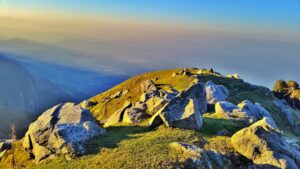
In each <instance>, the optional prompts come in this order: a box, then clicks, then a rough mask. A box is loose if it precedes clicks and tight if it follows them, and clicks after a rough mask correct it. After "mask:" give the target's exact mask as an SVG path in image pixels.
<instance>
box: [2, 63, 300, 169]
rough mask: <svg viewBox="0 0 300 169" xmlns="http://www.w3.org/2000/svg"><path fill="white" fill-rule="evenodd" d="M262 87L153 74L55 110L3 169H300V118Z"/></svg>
mask: <svg viewBox="0 0 300 169" xmlns="http://www.w3.org/2000/svg"><path fill="white" fill-rule="evenodd" d="M294 108H295V107H293V106H290V105H289V104H287V103H286V102H284V101H282V100H280V99H278V98H277V97H275V96H274V94H273V92H272V91H271V90H269V89H267V88H265V87H262V86H255V85H252V84H249V83H247V82H244V81H243V80H242V79H241V77H240V76H238V75H236V74H234V75H227V76H223V75H221V74H220V73H217V72H214V71H213V70H212V69H211V70H206V69H197V68H183V69H181V68H180V69H172V70H163V71H157V72H150V73H146V74H142V75H138V76H135V77H132V78H130V79H128V80H126V81H124V82H123V83H121V84H119V85H117V86H115V87H113V88H111V89H109V90H107V91H106V92H103V93H101V94H99V95H96V96H94V97H92V98H90V99H88V100H84V101H82V102H81V103H80V104H74V103H65V104H59V105H56V106H54V107H53V108H51V109H49V110H47V111H46V112H44V113H43V114H42V115H41V116H40V117H39V118H38V119H37V120H36V121H35V122H33V123H32V124H31V125H30V126H29V129H28V131H27V133H26V135H25V136H24V138H23V139H21V140H18V141H16V142H12V141H2V142H1V144H0V146H1V147H0V150H1V154H0V160H1V161H0V168H8V167H11V165H12V163H11V162H12V161H15V163H14V165H13V166H15V167H19V168H211V169H214V168H216V169H219V168H224V169H231V168H249V169H250V168H251V169H256V168H257V169H261V168H266V169H273V168H274V169H276V168H282V169H297V168H299V167H300V145H299V143H300V137H299V135H300V123H299V119H300V112H299V111H297V110H296V109H294Z"/></svg>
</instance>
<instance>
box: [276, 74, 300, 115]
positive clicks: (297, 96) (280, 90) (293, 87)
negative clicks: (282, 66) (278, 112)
mask: <svg viewBox="0 0 300 169" xmlns="http://www.w3.org/2000/svg"><path fill="white" fill-rule="evenodd" d="M273 92H274V95H275V96H276V97H278V98H279V99H285V100H286V101H287V102H288V103H289V105H290V106H291V107H292V108H294V109H298V110H300V88H299V84H298V83H297V82H295V81H292V80H290V81H287V82H286V81H284V80H278V81H277V82H276V83H275V85H274V87H273Z"/></svg>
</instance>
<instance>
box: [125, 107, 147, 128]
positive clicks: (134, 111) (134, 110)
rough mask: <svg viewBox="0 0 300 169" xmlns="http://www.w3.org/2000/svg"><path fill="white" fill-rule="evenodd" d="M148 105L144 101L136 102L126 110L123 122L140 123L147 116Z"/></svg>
mask: <svg viewBox="0 0 300 169" xmlns="http://www.w3.org/2000/svg"><path fill="white" fill-rule="evenodd" d="M146 109H147V105H146V103H143V102H136V103H135V104H134V105H133V106H132V107H130V108H128V109H126V110H125V112H124V116H123V120H122V121H123V123H127V124H137V123H140V122H141V121H142V120H143V119H145V118H146V117H147V116H146Z"/></svg>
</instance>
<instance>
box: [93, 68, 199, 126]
mask: <svg viewBox="0 0 300 169" xmlns="http://www.w3.org/2000/svg"><path fill="white" fill-rule="evenodd" d="M175 71H177V72H179V71H180V69H173V70H163V71H156V72H151V73H146V74H142V75H139V76H135V77H132V78H130V79H128V80H126V81H125V82H123V83H121V84H119V85H117V86H115V87H113V88H112V89H110V90H108V91H106V92H104V93H101V94H99V95H97V96H95V97H93V98H91V99H90V100H91V101H93V102H96V103H98V104H97V105H96V106H94V107H93V108H92V109H91V110H90V111H91V112H92V113H93V115H94V117H96V119H97V120H98V121H99V122H103V121H104V120H105V119H107V118H108V117H109V116H110V115H111V114H113V113H114V112H115V111H116V110H118V109H120V108H121V107H122V106H123V104H124V102H125V100H127V101H130V102H132V103H134V102H137V101H138V100H139V99H140V96H141V94H142V93H141V88H140V84H141V83H142V82H143V81H145V80H147V79H152V80H153V81H154V82H155V84H157V85H158V87H161V88H164V89H167V88H169V87H170V86H172V87H174V89H176V90H178V91H182V90H184V89H186V88H187V87H188V86H189V85H190V82H191V81H192V80H194V79H195V77H186V76H178V77H176V78H172V74H173V73H174V72H175ZM155 78H157V79H158V80H155ZM125 90H127V91H128V92H127V93H126V94H124V95H122V96H121V97H119V98H116V99H113V100H111V101H104V100H105V98H107V97H109V96H111V95H113V94H115V93H117V92H118V91H125Z"/></svg>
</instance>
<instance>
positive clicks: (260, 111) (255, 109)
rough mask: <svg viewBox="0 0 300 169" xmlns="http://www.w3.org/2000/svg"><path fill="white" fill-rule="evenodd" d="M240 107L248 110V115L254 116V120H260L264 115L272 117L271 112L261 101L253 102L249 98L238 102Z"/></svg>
mask: <svg viewBox="0 0 300 169" xmlns="http://www.w3.org/2000/svg"><path fill="white" fill-rule="evenodd" d="M238 107H239V108H240V109H241V110H242V111H243V112H246V113H247V115H248V116H249V117H251V118H253V120H254V121H258V120H260V119H262V118H264V117H269V118H272V117H271V115H270V113H269V112H268V111H267V110H266V109H265V108H264V107H263V106H262V105H261V104H260V103H255V104H254V103H252V102H251V101H249V100H245V101H243V102H241V103H240V104H238Z"/></svg>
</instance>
